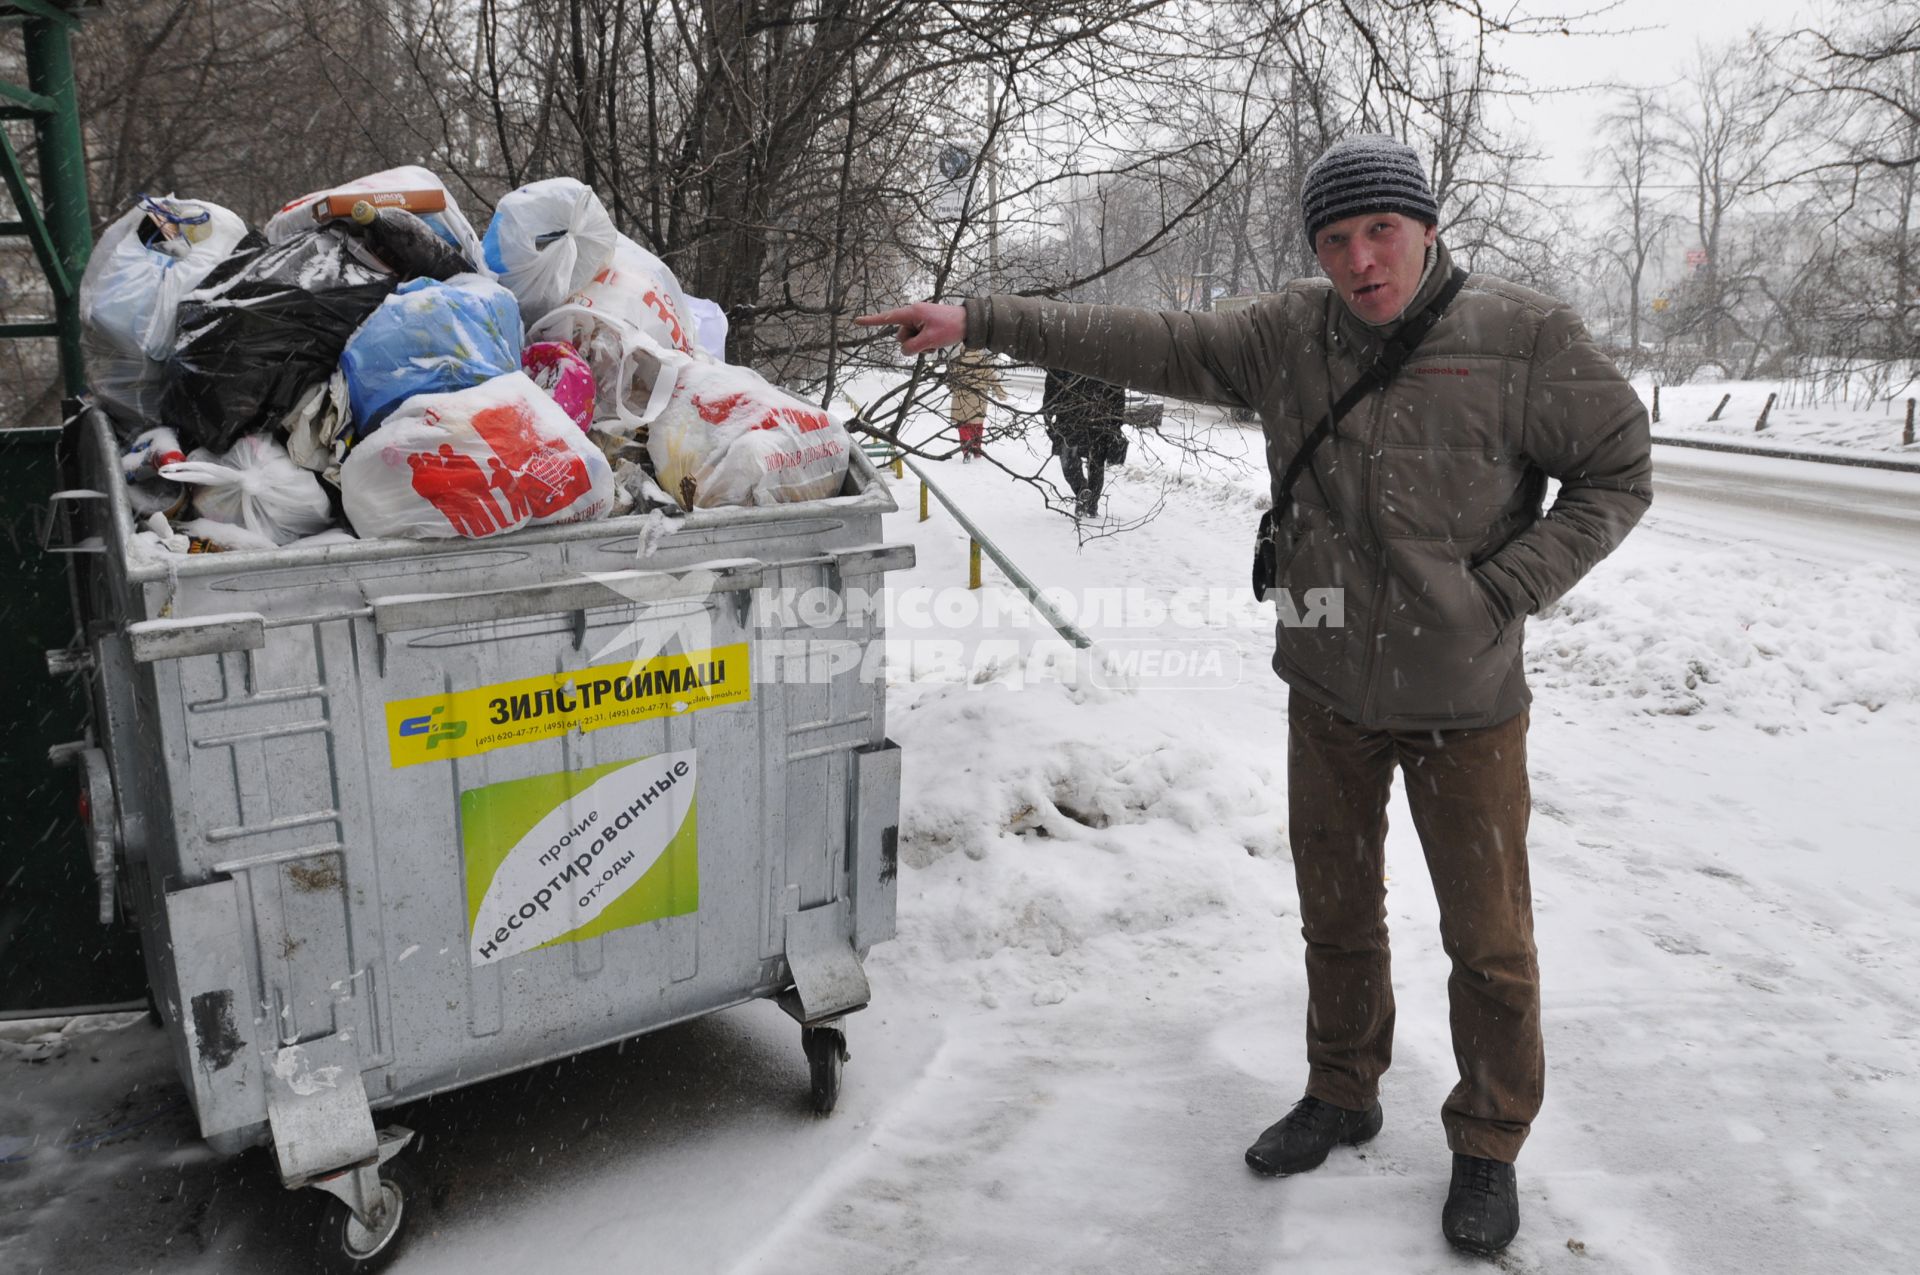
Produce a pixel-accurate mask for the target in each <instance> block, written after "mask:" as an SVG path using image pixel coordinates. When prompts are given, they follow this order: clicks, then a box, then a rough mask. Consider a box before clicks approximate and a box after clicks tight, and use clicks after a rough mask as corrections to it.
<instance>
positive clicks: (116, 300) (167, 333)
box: [80, 195, 247, 433]
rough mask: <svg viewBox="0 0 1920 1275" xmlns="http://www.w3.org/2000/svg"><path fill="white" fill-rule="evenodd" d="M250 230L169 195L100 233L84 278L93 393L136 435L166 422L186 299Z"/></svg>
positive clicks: (83, 317)
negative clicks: (165, 401) (163, 410)
mask: <svg viewBox="0 0 1920 1275" xmlns="http://www.w3.org/2000/svg"><path fill="white" fill-rule="evenodd" d="M246 233H247V223H246V222H244V221H241V220H240V218H239V217H237V216H236V215H234V214H233V213H230V212H228V211H227V210H226V209H224V208H222V207H220V206H219V205H217V204H209V203H205V202H202V201H199V200H188V199H176V198H174V197H173V196H171V195H167V196H164V197H150V198H143V199H141V200H139V201H138V202H137V203H135V204H134V206H133V207H132V208H130V209H128V210H127V212H126V213H125V214H124V215H122V216H121V217H120V219H119V220H117V221H115V222H114V223H113V224H112V225H111V226H109V227H107V232H106V233H105V234H104V235H101V236H100V242H99V244H98V245H96V246H95V248H94V250H93V255H92V256H91V257H89V258H88V259H87V271H86V273H85V274H84V275H82V276H81V278H80V324H81V336H82V345H83V348H84V350H85V354H86V359H87V377H88V381H89V382H90V383H91V384H92V386H93V390H94V393H95V394H96V395H97V396H98V397H99V399H100V401H101V403H102V404H103V405H105V407H106V409H107V411H108V413H109V414H111V415H112V416H114V417H115V418H117V419H118V420H119V421H120V422H121V423H122V425H123V426H124V427H126V430H127V431H128V432H129V433H138V432H139V431H140V430H141V429H143V428H145V427H146V426H148V425H153V424H156V423H158V422H159V420H160V389H161V384H162V380H163V373H164V371H165V367H164V364H165V361H166V358H167V356H168V355H169V354H171V353H173V337H174V324H175V320H176V319H177V317H178V314H179V309H180V298H182V297H184V296H186V295H187V293H189V292H191V291H193V290H194V289H195V288H197V287H199V286H200V284H201V282H202V281H203V280H205V279H206V277H207V275H208V273H209V272H210V271H212V269H213V268H214V267H215V266H217V265H219V264H220V262H221V261H222V260H224V259H225V258H226V256H227V255H228V254H229V253H231V252H232V251H233V249H234V246H235V245H237V244H238V243H239V242H240V240H241V239H242V238H243V237H245V235H246Z"/></svg>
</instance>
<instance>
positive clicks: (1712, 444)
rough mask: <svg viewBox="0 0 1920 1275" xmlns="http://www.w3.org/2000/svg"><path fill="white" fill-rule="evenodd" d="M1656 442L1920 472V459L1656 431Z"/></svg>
mask: <svg viewBox="0 0 1920 1275" xmlns="http://www.w3.org/2000/svg"><path fill="white" fill-rule="evenodd" d="M1653 441H1654V442H1655V443H1657V444H1659V445H1661V446H1664V447H1698V448H1700V449H1702V450H1703V451H1710V452H1734V453H1736V454H1738V455H1742V456H1771V457H1773V458H1775V459H1776V460H1811V461H1818V462H1819V463H1821V464H1823V465H1853V466H1855V467H1857V468H1861V469H1891V470H1893V471H1895V472H1896V473H1902V474H1920V459H1915V460H1907V459H1906V458H1904V457H1899V456H1875V455H1862V456H1848V455H1836V454H1834V453H1833V452H1812V451H1803V450H1801V449H1799V448H1795V447H1755V446H1753V445H1752V444H1750V443H1734V442H1721V441H1719V440H1718V439H1704V438H1679V437H1676V436H1674V435H1672V434H1655V435H1654V436H1653Z"/></svg>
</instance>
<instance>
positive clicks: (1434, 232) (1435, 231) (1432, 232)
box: [1421, 222, 1440, 248]
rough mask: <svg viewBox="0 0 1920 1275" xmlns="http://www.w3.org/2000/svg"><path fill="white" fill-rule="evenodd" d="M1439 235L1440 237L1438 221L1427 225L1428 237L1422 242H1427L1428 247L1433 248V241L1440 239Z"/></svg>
mask: <svg viewBox="0 0 1920 1275" xmlns="http://www.w3.org/2000/svg"><path fill="white" fill-rule="evenodd" d="M1439 237H1440V226H1439V223H1437V222H1436V223H1435V224H1433V225H1431V226H1428V227H1427V237H1426V238H1425V239H1423V240H1422V241H1421V242H1422V243H1424V244H1426V245H1427V247H1429V248H1431V247H1433V241H1434V240H1436V239H1438V238H1439Z"/></svg>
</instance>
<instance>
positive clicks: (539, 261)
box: [482, 177, 620, 324]
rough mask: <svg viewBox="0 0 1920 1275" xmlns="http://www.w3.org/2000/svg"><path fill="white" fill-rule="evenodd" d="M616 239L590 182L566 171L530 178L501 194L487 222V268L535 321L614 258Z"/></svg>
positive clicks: (527, 318) (524, 317)
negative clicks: (562, 173) (491, 216)
mask: <svg viewBox="0 0 1920 1275" xmlns="http://www.w3.org/2000/svg"><path fill="white" fill-rule="evenodd" d="M619 241H620V232H619V231H618V230H615V229H614V226H613V218H612V217H609V216H608V215H607V210H606V207H605V206H604V205H603V204H601V202H600V197H599V196H598V195H596V194H594V193H593V188H592V187H591V186H588V185H587V184H586V183H584V182H577V181H575V180H574V179H573V178H571V177H550V178H548V179H547V180H546V181H538V182H531V183H529V184H528V185H525V186H522V187H521V188H520V189H518V190H515V191H509V192H508V193H507V194H505V195H503V196H501V198H500V202H499V204H498V205H496V206H495V208H494V210H493V220H492V221H490V222H488V223H487V235H486V239H485V240H484V241H483V242H482V251H484V252H485V253H486V257H487V262H486V264H487V269H488V270H490V271H492V272H493V273H494V275H495V276H497V277H498V278H499V280H500V282H501V283H502V284H505V285H506V288H507V290H508V291H509V292H511V293H513V295H514V296H515V297H516V298H517V299H518V300H519V302H520V317H521V319H522V320H523V321H524V322H526V323H530V324H531V323H535V322H538V321H539V320H540V318H541V317H542V316H544V315H545V314H546V313H547V311H549V310H551V309H553V308H554V307H555V306H557V305H559V304H560V303H561V302H562V301H565V300H566V299H567V298H568V297H569V296H571V295H573V294H574V293H575V292H578V291H579V290H580V289H582V288H584V287H586V286H587V285H588V284H590V283H592V282H593V277H594V276H595V275H597V274H599V273H600V272H601V271H602V270H605V269H606V268H607V267H608V266H610V265H612V264H613V251H614V247H615V245H617V244H618V243H619Z"/></svg>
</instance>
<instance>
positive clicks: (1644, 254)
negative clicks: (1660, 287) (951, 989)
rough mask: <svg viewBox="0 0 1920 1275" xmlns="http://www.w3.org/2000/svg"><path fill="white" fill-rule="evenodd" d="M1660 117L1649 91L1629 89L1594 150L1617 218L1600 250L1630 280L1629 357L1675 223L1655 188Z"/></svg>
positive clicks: (1661, 143) (1663, 146)
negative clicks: (1651, 277)
mask: <svg viewBox="0 0 1920 1275" xmlns="http://www.w3.org/2000/svg"><path fill="white" fill-rule="evenodd" d="M1658 119H1659V114H1658V111H1657V109H1656V107H1655V103H1654V100H1653V97H1652V95H1651V94H1650V93H1648V92H1646V91H1644V90H1638V89H1634V90H1628V91H1627V92H1626V93H1624V94H1622V96H1621V98H1620V101H1619V103H1618V105H1617V106H1616V107H1615V109H1614V110H1613V111H1611V112H1609V113H1608V115H1607V117H1606V118H1605V120H1604V121H1603V122H1602V124H1601V138H1602V145H1601V148H1600V151H1599V154H1598V155H1597V156H1596V160H1597V164H1596V169H1597V172H1598V174H1599V176H1600V177H1601V178H1602V180H1604V181H1605V182H1606V183H1607V184H1608V190H1607V193H1606V197H1605V202H1606V204H1607V205H1608V208H1607V211H1608V212H1609V213H1610V214H1611V216H1612V219H1613V220H1612V224H1611V225H1609V226H1607V227H1606V229H1605V230H1604V232H1603V233H1602V235H1601V237H1600V250H1601V252H1602V254H1603V256H1604V257H1605V259H1606V260H1607V261H1608V262H1609V263H1610V264H1611V265H1612V267H1613V268H1614V269H1615V270H1616V271H1618V272H1619V275H1620V279H1621V282H1622V283H1624V284H1625V285H1626V289H1627V306H1626V310H1627V350H1628V358H1629V360H1630V362H1631V361H1637V360H1638V359H1639V357H1640V350H1641V344H1640V322H1641V316H1642V315H1643V314H1644V313H1645V311H1646V307H1645V303H1644V295H1645V293H1644V289H1645V285H1646V284H1647V282H1648V278H1647V272H1648V269H1649V267H1650V265H1651V263H1652V262H1653V261H1654V259H1655V254H1656V253H1657V252H1658V251H1659V249H1660V246H1661V244H1662V243H1663V242H1664V241H1665V240H1666V238H1667V236H1668V234H1669V232H1670V231H1671V230H1672V229H1673V226H1674V216H1673V213H1672V211H1671V210H1670V208H1669V207H1668V206H1667V200H1666V199H1664V198H1663V196H1662V193H1661V192H1660V191H1659V190H1658V189H1657V187H1658V185H1659V184H1660V178H1661V177H1662V176H1664V173H1663V171H1662V166H1661V161H1662V158H1663V156H1664V155H1665V154H1666V153H1667V152H1668V151H1670V149H1671V147H1670V146H1669V144H1668V143H1667V141H1666V139H1665V138H1663V137H1662V136H1661V135H1660V133H1659V131H1658V124H1657V121H1658Z"/></svg>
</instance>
